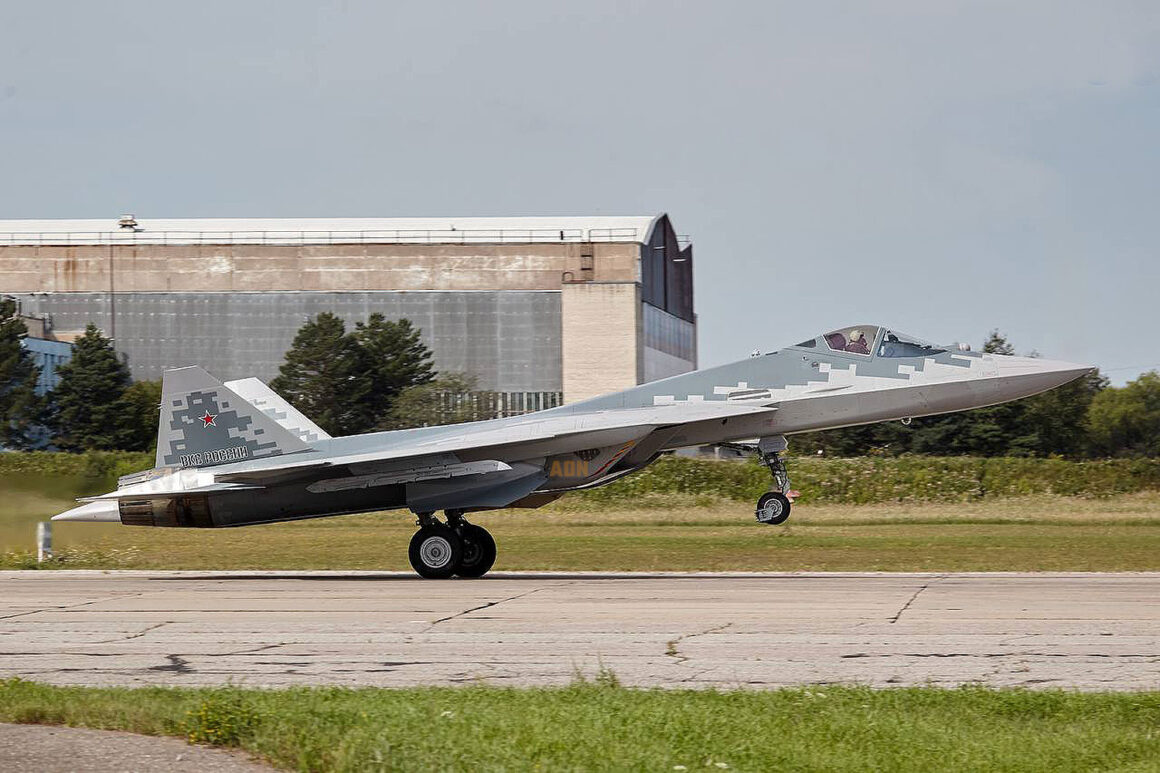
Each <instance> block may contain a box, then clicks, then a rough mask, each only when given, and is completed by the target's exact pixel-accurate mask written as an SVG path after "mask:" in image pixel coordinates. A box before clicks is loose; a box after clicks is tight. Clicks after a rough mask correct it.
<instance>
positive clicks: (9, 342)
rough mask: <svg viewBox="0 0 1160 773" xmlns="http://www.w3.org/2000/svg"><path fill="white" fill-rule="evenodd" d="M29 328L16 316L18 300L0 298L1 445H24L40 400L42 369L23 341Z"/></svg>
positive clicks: (17, 446) (15, 446)
mask: <svg viewBox="0 0 1160 773" xmlns="http://www.w3.org/2000/svg"><path fill="white" fill-rule="evenodd" d="M26 335H28V328H27V327H25V325H24V323H23V322H22V321H21V320H20V317H18V316H16V301H14V300H13V299H11V298H0V445H3V446H8V447H9V448H24V447H26V446H27V445H28V442H29V437H28V435H29V431H30V430H31V429H32V428H33V425H35V423H36V419H37V415H38V413H39V411H40V405H41V401H40V399H39V398H38V397H37V395H36V380H37V379H38V378H39V377H40V369H39V368H37V367H36V364H35V363H34V362H33V360H32V355H31V354H30V353H29V352H28V350H27V349H25V348H24V346H22V345H21V343H20V342H21V341H23V340H24V337H25V336H26Z"/></svg>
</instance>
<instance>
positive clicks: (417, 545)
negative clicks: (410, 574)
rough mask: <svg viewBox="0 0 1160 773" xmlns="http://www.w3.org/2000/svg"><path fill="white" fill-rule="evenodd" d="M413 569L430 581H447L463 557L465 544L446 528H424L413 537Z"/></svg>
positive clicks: (409, 555) (410, 553)
mask: <svg viewBox="0 0 1160 773" xmlns="http://www.w3.org/2000/svg"><path fill="white" fill-rule="evenodd" d="M407 557H408V558H410V559H411V568H412V569H414V570H415V572H416V573H417V574H418V575H419V576H420V577H426V578H427V579H428V580H446V579H447V578H448V577H450V576H451V575H453V574H455V569H456V567H458V566H459V562H460V560H461V559H462V557H463V542H462V540H460V539H459V535H458V534H456V533H455V532H454V531H453V530H451V529H449V528H447V527H446V526H424V527H423V528H422V529H419V531H417V532H415V536H413V537H411V547H410V549H409V550H408V551H407Z"/></svg>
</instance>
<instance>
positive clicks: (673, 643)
mask: <svg viewBox="0 0 1160 773" xmlns="http://www.w3.org/2000/svg"><path fill="white" fill-rule="evenodd" d="M731 625H733V623H724V624H723V625H716V626H713V627H712V628H706V629H705V630H703V631H694V632H693V633H687V634H684V635H683V636H678V637H677V638H675V639H669V640H668V641H667V642H665V655H666V656H667V657H670V658H674V659H676V661H677V663H684V662H686V661H687V660H688V659H689V656H688V655H682V654H681V650H680V646H679V645H680V643H681V642H683V641H688V640H689V639H693V638H695V637H697V636H705V635H707V634H710V633H717V632H718V631H724V630H725V629H726V628H728V627H729V626H731Z"/></svg>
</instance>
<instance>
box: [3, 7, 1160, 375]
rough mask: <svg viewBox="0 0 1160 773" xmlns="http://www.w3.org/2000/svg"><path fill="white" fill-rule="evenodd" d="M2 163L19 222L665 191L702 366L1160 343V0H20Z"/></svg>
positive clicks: (483, 211) (6, 87)
mask: <svg viewBox="0 0 1160 773" xmlns="http://www.w3.org/2000/svg"><path fill="white" fill-rule="evenodd" d="M0 181H2V183H0V218H115V217H116V216H118V215H119V214H121V213H123V212H133V213H135V214H136V215H137V216H138V217H140V218H149V217H314V216H318V217H322V216H328V217H360V216H366V217H406V216H458V217H462V216H468V215H513V216H514V215H588V214H606V215H647V214H654V213H658V212H667V213H669V214H670V216H671V217H672V219H673V223H674V225H675V226H676V229H677V231H678V232H680V233H682V234H688V235H689V236H690V237H691V238H692V241H693V244H694V265H695V272H696V274H695V289H696V309H697V313H698V315H699V354H700V364H701V365H702V366H708V365H715V364H719V363H722V362H727V361H729V360H733V359H737V358H739V357H744V356H746V355H747V354H748V353H749V352H750V351H752V350H753V349H760V350H762V351H770V350H772V349H776V348H778V347H780V346H784V345H788V344H791V343H794V342H797V341H800V340H802V339H805V338H807V337H811V336H813V335H816V334H818V333H819V332H823V331H826V330H830V329H834V328H838V327H842V326H846V325H850V324H885V325H888V326H891V327H894V328H896V329H899V330H902V331H905V332H908V333H911V334H912V335H917V336H919V337H922V338H926V339H931V340H936V341H940V342H946V343H950V342H954V341H968V342H971V343H973V344H974V345H975V346H978V345H980V344H981V342H982V341H983V340H984V338H985V337H986V336H987V334H988V332H989V331H990V330H992V329H996V328H997V329H999V330H1001V331H1002V332H1004V333H1005V334H1006V335H1007V336H1008V337H1009V338H1010V340H1011V341H1012V342H1013V343H1014V344H1015V346H1016V348H1017V349H1018V350H1019V351H1020V352H1021V353H1025V352H1028V351H1031V350H1034V351H1036V352H1038V353H1040V354H1041V355H1043V356H1045V357H1050V358H1052V359H1062V360H1069V361H1073V362H1083V363H1089V364H1094V365H1098V366H1099V367H1100V368H1101V369H1103V370H1104V371H1105V372H1106V374H1107V375H1108V376H1109V377H1111V378H1112V380H1113V382H1114V383H1123V382H1124V381H1125V380H1127V379H1131V378H1134V377H1135V376H1136V375H1138V374H1139V373H1140V372H1141V371H1143V370H1148V369H1150V368H1156V367H1160V291H1158V284H1160V281H1158V280H1160V262H1158V260H1157V258H1158V257H1160V255H1158V253H1160V249H1158V247H1160V206H1158V205H1160V4H1158V3H1156V2H1154V0H1147V1H1145V2H1119V1H1117V0H1103V1H1102V2H1099V3H1094V2H1070V1H1069V0H1021V2H1018V3H1016V2H986V1H985V0H980V1H976V2H957V1H956V0H939V1H938V2H931V1H930V0H911V1H909V2H875V3H862V2H853V1H850V2H843V3H836V2H824V1H821V2H808V3H803V2H770V1H769V0H765V1H763V2H728V1H722V0H716V1H715V2H712V3H709V2H690V3H683V2H632V3H627V2H605V1H604V0H584V1H583V2H574V3H562V2H551V1H550V0H517V1H510V0H497V1H493V2H486V3H483V2H421V3H418V2H410V3H383V2H354V1H353V0H352V1H350V2H329V3H327V2H309V3H307V2H297V1H296V0H278V2H247V1H246V0H231V1H230V2H207V1H205V0H202V1H201V2H198V3H158V2H155V1H154V2H118V0H110V2H103V3H75V2H54V1H52V0H49V1H47V2H37V3H5V4H4V5H3V7H2V8H0ZM2 290H3V288H2V287H0V291H2Z"/></svg>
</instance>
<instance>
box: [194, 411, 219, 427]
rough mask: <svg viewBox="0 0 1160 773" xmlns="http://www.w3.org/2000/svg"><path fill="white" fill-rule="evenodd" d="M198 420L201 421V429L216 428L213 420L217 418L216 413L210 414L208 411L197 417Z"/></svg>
mask: <svg viewBox="0 0 1160 773" xmlns="http://www.w3.org/2000/svg"><path fill="white" fill-rule="evenodd" d="M198 418H199V419H201V426H203V427H216V426H217V424H214V419H216V418H217V414H216V413H210V412H209V411H206V412H205V415H204V416H199V417H198Z"/></svg>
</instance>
